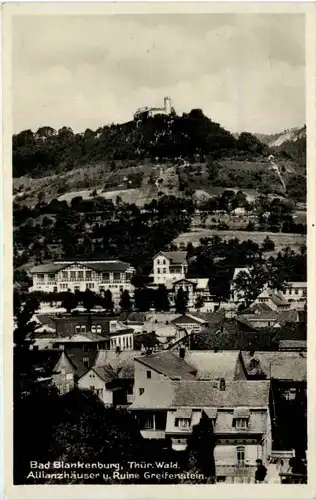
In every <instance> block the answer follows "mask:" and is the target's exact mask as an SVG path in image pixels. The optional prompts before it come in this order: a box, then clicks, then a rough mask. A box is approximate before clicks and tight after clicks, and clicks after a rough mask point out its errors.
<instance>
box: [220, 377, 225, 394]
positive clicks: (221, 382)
mask: <svg viewBox="0 0 316 500" xmlns="http://www.w3.org/2000/svg"><path fill="white" fill-rule="evenodd" d="M225 389H226V383H225V379H224V378H221V379H220V381H219V390H220V391H225Z"/></svg>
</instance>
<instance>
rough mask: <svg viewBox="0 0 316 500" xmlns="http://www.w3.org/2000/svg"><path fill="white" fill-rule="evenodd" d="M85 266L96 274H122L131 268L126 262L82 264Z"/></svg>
mask: <svg viewBox="0 0 316 500" xmlns="http://www.w3.org/2000/svg"><path fill="white" fill-rule="evenodd" d="M84 265H85V266H87V267H89V268H91V269H94V270H95V271H98V272H102V271H103V272H107V271H108V272H111V271H114V272H116V271H117V272H124V271H127V269H129V268H130V267H131V265H130V264H127V262H121V261H119V260H118V261H115V262H96V263H93V264H92V263H90V262H89V263H84Z"/></svg>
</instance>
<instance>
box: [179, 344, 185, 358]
mask: <svg viewBox="0 0 316 500" xmlns="http://www.w3.org/2000/svg"><path fill="white" fill-rule="evenodd" d="M179 358H180V359H184V358H185V348H184V347H180V349H179Z"/></svg>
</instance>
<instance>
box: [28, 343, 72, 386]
mask: <svg viewBox="0 0 316 500" xmlns="http://www.w3.org/2000/svg"><path fill="white" fill-rule="evenodd" d="M25 354H26V356H27V357H28V359H29V362H30V364H31V365H32V367H33V371H34V373H36V374H37V378H36V383H39V384H40V383H44V384H47V383H48V384H53V385H54V386H55V387H56V388H57V390H58V392H59V394H61V395H62V394H66V393H67V392H69V391H71V390H72V389H73V388H74V385H75V366H74V365H73V363H72V362H71V359H70V357H69V356H68V355H67V353H65V352H59V351H56V350H54V349H45V350H37V349H33V350H30V351H28V352H27V353H25Z"/></svg>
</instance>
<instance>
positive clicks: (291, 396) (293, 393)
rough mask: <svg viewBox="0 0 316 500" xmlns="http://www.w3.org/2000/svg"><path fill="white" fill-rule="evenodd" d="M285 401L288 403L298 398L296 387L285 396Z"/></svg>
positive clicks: (286, 392) (285, 393)
mask: <svg viewBox="0 0 316 500" xmlns="http://www.w3.org/2000/svg"><path fill="white" fill-rule="evenodd" d="M283 397H284V399H286V400H287V401H293V400H294V399H295V398H296V389H295V387H291V388H290V389H288V390H287V391H285V392H284V394H283Z"/></svg>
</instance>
